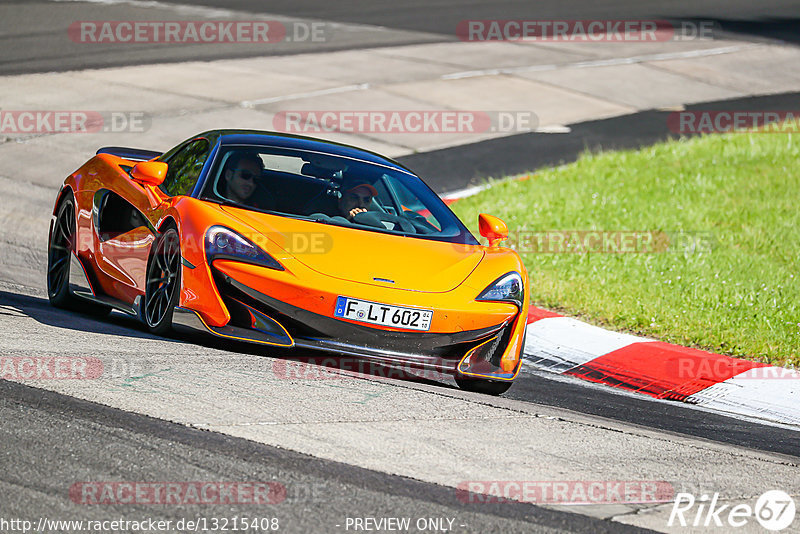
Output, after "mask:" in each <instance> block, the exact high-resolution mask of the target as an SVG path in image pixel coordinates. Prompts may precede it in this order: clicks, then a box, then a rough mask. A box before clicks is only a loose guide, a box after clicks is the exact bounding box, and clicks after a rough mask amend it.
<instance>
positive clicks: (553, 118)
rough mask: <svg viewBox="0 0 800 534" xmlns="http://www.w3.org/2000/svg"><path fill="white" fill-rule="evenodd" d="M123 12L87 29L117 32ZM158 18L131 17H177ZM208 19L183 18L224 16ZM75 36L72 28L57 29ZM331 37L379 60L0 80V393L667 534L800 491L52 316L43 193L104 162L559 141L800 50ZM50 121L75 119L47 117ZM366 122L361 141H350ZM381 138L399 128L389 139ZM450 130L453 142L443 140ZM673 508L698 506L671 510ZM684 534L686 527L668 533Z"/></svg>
mask: <svg viewBox="0 0 800 534" xmlns="http://www.w3.org/2000/svg"><path fill="white" fill-rule="evenodd" d="M35 5H36V4H34V3H32V6H33V7H25V6H23V5H21V6H20V8H19V9H31V10H34V9H35ZM115 5H116V4H114V3H110V5H107V6H104V7H103V9H104V10H106V11H104V12H103V13H102V17H101V16H99V15H98V14H96V13H95V14H94V16H92V13H93V12H92V11H87V12H86V14H85V17H86V18H87V20H92V19H99V18H103V19H106V20H119V15H116V16H115V12H114V9H116V7H115ZM154 5H155V6H156V7H153V8H151V9H150V10H148V11H147V13H146V15H147V17H149V19H144V20H160V19H161V18H167V17H170V16H172V17H175V16H177V15H176V13H180V12H179V11H176V10H177V9H178V8H171V7H169V6H165V5H161V4H157V3H155V4H154ZM203 13H205V12H203ZM203 13H200V14H197V13H195V14H194V15H190V16H195V17H199V16H201V15H202V16H209V17H211V16H216V17H218V18H224V17H229V18H230V17H235V16H236V14H235V13H234V14H230V13H222V14H220V13H216V14H209V13H205V14H203ZM142 16H143V17H144V15H142ZM273 18H274V17H273ZM283 20H285V19H283ZM70 22H72V21H71V20H66V21H63V25H64V31H65V32H66V31H67V26H68V25H69V23H70ZM2 25H3V23H2V22H0V26H2ZM332 28H334V29H335V31H338V32H339V34H338V35H339V36H340V37H338V38H340V39H344V40H347V39H348V38H353V35H360V36H362V38H364V39H366V38H367V37H366V36H369V39H372V41H371V42H374V43H375V46H374V47H373V48H364V49H358V50H354V49H349V50H340V51H335V50H334V51H330V50H328V51H325V52H318V51H315V48H314V46H311V45H310V44H308V43H304V44H302V45H301V44H298V46H305V47H306V49H304V51H303V52H302V53H293V54H292V55H278V56H269V57H251V58H244V59H218V60H212V61H202V62H200V61H186V62H172V63H168V64H156V65H143V66H130V67H119V68H103V69H92V70H76V71H66V72H57V73H44V74H20V75H8V76H3V77H1V78H0V100H1V101H2V110H0V112H2V113H3V121H4V122H3V133H2V134H1V135H0V197H2V199H3V201H2V202H1V203H0V222H2V224H0V242H1V243H2V245H0V246H2V251H3V254H2V255H0V280H1V282H0V290H2V291H0V305H2V308H0V314H1V315H2V317H3V330H4V334H3V336H2V337H0V355H2V356H3V362H4V363H3V365H5V366H10V367H8V368H5V367H4V368H3V370H2V372H3V376H4V377H7V378H11V379H14V380H17V381H20V382H22V383H25V384H28V385H32V386H35V387H37V388H42V389H46V390H51V391H54V392H58V393H61V394H65V395H69V396H72V397H75V398H78V399H85V400H88V401H92V402H95V403H99V404H102V405H107V406H110V407H113V408H118V409H121V410H126V411H129V412H134V413H137V414H144V415H148V416H152V417H155V418H158V419H162V420H166V421H171V422H175V423H179V424H181V425H186V426H188V427H192V428H196V429H203V430H208V431H213V432H218V433H222V434H226V435H229V436H235V437H239V438H246V439H248V440H252V441H253V442H258V443H261V444H266V445H270V446H275V447H279V448H283V449H288V450H291V451H297V452H300V453H305V454H308V455H311V456H313V457H316V458H321V459H327V460H333V461H338V462H343V463H346V464H350V465H354V466H358V467H362V468H366V469H370V470H374V471H378V472H382V473H389V474H394V475H401V476H403V477H409V478H411V479H416V480H418V481H424V482H429V483H434V484H437V485H441V486H442V487H446V488H452V490H453V491H454V492H455V491H456V490H457V489H461V490H466V491H467V492H470V491H471V492H474V493H478V494H490V495H495V496H497V495H500V496H503V497H508V498H509V499H511V500H526V499H527V500H528V502H530V501H531V500H534V501H536V502H537V503H539V504H543V505H544V506H546V507H550V508H553V509H558V510H567V511H570V512H578V513H582V514H589V515H592V516H595V517H601V518H606V519H612V520H614V521H617V522H619V523H625V524H630V525H636V526H640V527H646V528H651V529H654V530H657V531H663V532H672V531H676V532H677V531H680V532H690V531H692V532H693V531H698V532H699V531H701V530H703V529H702V525H701V523H702V522H703V521H706V512H707V511H708V510H709V508H708V506H709V505H707V504H700V502H701V499H703V498H705V499H712V496H714V497H713V499H714V502H715V505H716V506H717V508H719V507H720V506H724V505H728V507H727V509H726V510H725V511H724V513H722V514H721V516H714V517H711V518H708V521H709V522H716V519H715V518H717V517H720V519H721V520H722V521H728V520H729V519H730V518H729V516H728V512H729V511H730V508H731V505H746V506H748V507H750V509H751V511H752V509H753V507H756V506H763V502H761V504H758V505H757V501H758V500H759V496H762V495H763V494H764V493H765V492H766V491H768V490H774V489H777V488H780V489H781V490H782V491H785V492H787V493H789V494H790V495H794V496H797V495H799V494H800V478H798V477H797V469H798V465H797V458H796V457H790V456H783V455H778V454H772V453H766V452H758V451H753V450H749V449H745V448H741V447H735V446H729V445H724V444H719V443H712V442H710V441H705V440H701V439H695V438H690V437H686V436H679V435H673V434H671V433H669V432H660V431H659V432H656V431H653V430H649V429H646V428H640V427H636V426H634V425H626V424H622V423H618V422H613V421H609V420H606V419H602V418H599V417H591V416H584V415H580V414H577V413H572V412H569V411H567V410H563V409H557V408H549V407H544V406H539V405H534V404H530V403H525V402H520V401H515V400H510V399H504V398H491V397H487V396H482V395H475V394H469V393H464V392H461V391H459V390H457V389H453V388H447V387H441V386H437V385H431V384H428V383H425V382H421V383H412V382H408V381H397V380H392V379H380V378H377V379H376V378H375V377H364V376H361V375H359V374H358V373H348V372H344V371H334V370H325V369H322V368H317V367H315V366H304V365H303V364H302V363H301V362H295V361H293V360H285V359H276V358H273V357H272V355H265V354H263V353H260V352H259V351H258V350H255V349H252V348H248V347H240V346H235V347H227V346H220V345H219V344H215V343H211V342H209V343H204V344H202V345H198V344H195V343H193V342H192V341H186V340H167V339H161V338H156V337H153V336H150V335H149V334H146V333H144V332H143V331H142V329H141V328H140V327H138V326H136V325H135V324H134V323H132V322H131V321H129V320H127V319H124V318H122V317H119V316H115V318H113V319H111V320H109V321H100V322H98V321H95V320H93V319H90V318H87V317H83V316H76V315H70V314H66V313H64V312H61V311H57V310H54V309H52V308H49V307H48V306H47V304H46V301H45V300H43V299H42V298H41V297H43V282H44V270H45V250H46V241H47V231H48V225H49V221H50V214H51V210H52V206H53V201H54V199H55V195H56V192H57V190H58V187H59V186H60V184H61V182H62V181H63V179H64V178H65V177H66V176H67V175H68V174H69V173H71V172H72V171H73V170H75V169H76V168H77V167H78V166H79V165H81V164H82V163H83V162H84V161H85V160H86V159H87V158H89V157H90V156H91V155H92V154H94V152H95V150H96V149H97V148H99V147H101V146H108V145H115V146H133V147H137V148H147V149H156V150H164V149H167V148H170V147H172V146H174V145H175V144H177V143H178V142H180V141H181V140H183V139H185V138H187V137H189V136H191V135H193V134H195V133H198V132H201V131H204V130H208V129H215V128H224V127H235V128H256V129H266V130H270V129H278V130H284V131H289V132H290V133H301V134H303V133H304V134H309V135H312V136H317V137H323V138H328V139H333V140H336V141H341V142H345V143H350V144H354V145H357V146H360V147H364V148H367V149H372V150H375V151H378V152H381V153H383V154H386V155H389V156H394V157H397V156H403V155H407V154H412V153H415V152H424V151H432V150H435V149H438V148H442V147H448V146H455V145H462V144H468V143H472V142H477V141H481V140H486V139H495V138H499V137H502V136H507V135H513V134H515V133H520V132H523V131H531V130H536V131H540V132H552V135H560V132H564V131H568V129H569V126H570V124H574V123H579V122H582V121H587V120H593V119H599V118H605V117H614V116H620V115H626V114H630V113H633V112H636V111H639V110H645V109H670V110H675V111H680V110H681V109H682V106H684V105H686V104H695V103H698V102H705V101H712V100H722V99H726V98H738V97H743V96H748V95H763V94H771V93H783V92H789V91H798V90H800V71H798V70H797V69H796V66H797V65H798V63H799V62H800V49H798V48H796V47H792V46H788V45H782V44H775V43H766V42H758V43H756V42H743V41H725V40H712V39H691V38H688V39H678V40H673V41H668V42H658V43H613V42H608V43H604V42H601V43H578V42H576V43H571V42H543V43H512V42H460V41H456V40H444V41H443V39H442V38H441V36H435V37H434V36H431V35H427V34H422V33H419V32H417V33H415V32H404V31H400V30H388V29H384V28H380V27H370V26H365V25H347V24H337V25H335V26H332ZM5 30H9V28H5ZM331 31H333V30H331ZM359 32H360V33H359ZM331 35H336V34H335V32H334V33H333V34H331ZM348 36H349V37H348ZM333 38H334V37H331V39H333ZM409 42H414V43H416V44H407V43H409ZM70 43H72V42H67V43H66V45H65V46H67V45H69V46H73V45H74V43H72V44H70ZM398 43H406V44H398ZM87 46H90V45H87ZM282 46H290V43H283V45H282ZM119 53H120V54H124V53H125V47H124V45H123V44H120V45H119ZM153 53H154V54H156V55H157V51H154V52H153ZM187 56H190V54H188V53H187ZM56 111H59V112H67V115H65V116H58V117H57V116H56V115H55V114H54V113H53V114H50V115H47V113H48V112H56ZM8 112H12V113H11V114H10V115H9V114H8ZM24 112H32V113H34V115H33V116H34V117H35V119H34V122H35V127H34V130H40V131H33V132H31V131H27V130H26V128H28V127H29V126H30V124H31V122H30V116H29V115H25V116H23V113H24ZM81 113H84V114H85V115H81ZM292 113H294V115H292ZM311 113H315V114H316V115H315V117H316V118H317V119H319V120H322V119H321V117H322V114H323V113H329V115H327V116H328V117H329V118H330V120H332V121H334V122H335V126H336V130H337V131H327V130H325V129H322V131H320V129H316V130H315V129H313V128H311V129H309V128H307V126H308V125H309V124H312V126H313V121H310V120H309V116H310V114H311ZM414 114H416V115H414ZM425 114H428V115H425ZM424 116H428V117H433V118H432V119H429V123H428V125H427V126H426V127H425V128H426V129H427V131H425V132H424V133H421V132H418V131H412V130H413V129H414V128H415V127H416V126H415V125H418V124H419V123H418V122H413V121H415V120H417V117H424ZM6 117H10V118H6ZM359 117H362V118H363V117H366V119H359ZM409 117H412V119H409ZM447 117H451V118H447ZM452 117H455V118H452ZM381 118H382V120H383V122H381ZM84 119H89V120H88V124H89V125H90V126H91V127H90V128H89V130H90V132H89V133H59V132H53V131H47V130H48V128H49V129H50V130H53V129H57V128H56V127H54V126H53V125H54V124H56V121H66V123H64V122H59V123H58V124H61V125H62V126H63V124H71V123H72V121H78V123H79V124H80V123H81V121H84ZM6 120H8V121H11V122H10V123H9V124H10V127H9V128H6V122H5V121H6ZM315 120H316V119H315ZM325 120H328V119H325ZM359 120H366V121H367V126H366V127H361V126H358V127H355V128H354V127H353V124H358V121H359ZM409 120H411V121H412V122H408V121H409ZM421 120H422V124H425V122H424V121H425V119H424V118H423V119H421ZM375 121H377V122H375ZM393 121H395V122H396V121H399V124H400V125H399V126H397V127H389V126H390V125H391V124H393ZM404 121H405V122H404ZM448 121H454V122H448ZM83 124H86V122H84V123H83ZM326 124H327V125H330V124H333V123H324V124H323V126H324V125H326ZM452 124H455V125H456V127H454V131H442V130H443V129H444V130H446V128H444V126H447V125H450V126H451V127H452ZM476 124H477V125H479V126H480V128H477V129H470V128H471V126H470V125H476ZM298 125H301V126H298ZM302 125H305V126H302ZM459 125H460V126H459ZM15 128H16V130H15ZM392 128H394V129H392ZM436 128H439V131H436ZM352 130H356V131H352ZM9 362H10V363H9ZM32 370H33V371H32ZM31 373H32V374H31ZM15 376H16V378H15ZM698 417H702V412H701V411H698ZM476 436H479V437H480V439H476ZM86 476H89V475H88V474H87V475H86ZM514 481H527V483H526V484H527V485H525V484H522V483H521V482H514ZM536 481H540V482H536ZM554 481H560V482H559V484H560V485H559V486H557V487H555V486H553V485H552V484H553V483H555V482H554ZM602 481H606V482H602ZM593 483H597V484H595V485H592V484H593ZM615 483H618V484H617V485H615ZM598 484H599V485H598ZM619 484H622V485H619ZM625 484H627V486H626V485H625ZM626 488H627V489H626ZM592 492H593V493H592ZM587 494H589V495H590V497H586V495H587ZM678 494H685V495H691V496H693V497H692V500H691V502H690V501H689V499H688V497H687V498H686V499H685V500H683V501H682V502H680V503H677V504H679V506H677V505H676V504H675V503H673V502H671V501H673V500H674V499H675V495H678ZM581 495H584V497H583V498H582V497H581ZM617 495H623V496H627V498H616V496H617ZM695 497H696V498H697V502H696V503H695V500H694V499H695ZM465 498H467V499H470V498H474V497H469V496H467V497H465ZM495 500H496V499H495ZM778 500H780V499H778ZM762 501H763V500H762ZM565 502H568V503H570V504H569V505H565V504H564V503H565ZM705 502H706V501H705V500H703V503H705ZM479 505H480V503H476V506H479ZM704 506H705V508H704ZM712 508H713V507H712ZM759 509H760V508H759ZM676 510H677V511H676ZM740 511H741V510H740ZM390 514H391V511H385V513H384V515H390ZM697 518H700V519H697ZM734 520H735V518H734ZM681 521H685V522H686V523H687V524H688V527H687V528H679V527H680V526H681ZM696 521H700V522H701V523H697V522H696ZM742 521H743V523H742V525H743V526H741V527H739V528H737V529H736V531H737V532H761V531H762V527H761V525H760V524H759V523H758V521H756V519H755V518H754V517H752V516H751V517H750V518H749V520H748V519H747V518H745V519H744V520H742ZM693 522H694V523H693ZM706 524H710V523H706ZM692 525H694V526H697V527H698V528H697V529H696V530H692V528H691V526H692ZM342 530H343V529H342ZM454 530H456V531H457V529H454ZM509 531H510V530H509Z"/></svg>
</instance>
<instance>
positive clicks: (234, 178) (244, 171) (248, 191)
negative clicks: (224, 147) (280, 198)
mask: <svg viewBox="0 0 800 534" xmlns="http://www.w3.org/2000/svg"><path fill="white" fill-rule="evenodd" d="M225 167H226V168H225V172H224V173H223V176H222V178H223V181H224V184H225V186H224V191H223V196H224V197H225V198H227V199H228V200H231V201H233V202H236V203H237V204H244V205H246V206H253V207H256V208H261V209H274V207H275V200H274V199H273V198H271V197H268V196H266V195H264V194H263V192H262V194H257V192H258V191H259V181H260V179H261V173H262V172H263V170H264V163H263V162H262V161H261V158H260V157H258V155H257V154H253V153H252V152H236V153H234V154H233V155H231V156H230V158H228V162H227V163H226V165H225Z"/></svg>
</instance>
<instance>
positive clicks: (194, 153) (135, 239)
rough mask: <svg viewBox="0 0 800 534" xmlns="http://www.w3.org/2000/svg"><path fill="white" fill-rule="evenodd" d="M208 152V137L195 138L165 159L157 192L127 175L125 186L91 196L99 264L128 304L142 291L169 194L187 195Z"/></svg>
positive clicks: (120, 296) (172, 195) (118, 296)
mask: <svg viewBox="0 0 800 534" xmlns="http://www.w3.org/2000/svg"><path fill="white" fill-rule="evenodd" d="M209 151H210V143H209V141H208V140H207V139H205V138H198V139H193V140H191V141H189V142H187V143H185V144H184V145H183V146H182V147H180V148H179V149H178V150H177V151H175V152H173V153H172V154H169V155H168V157H167V158H166V159H165V160H164V161H165V163H167V164H168V166H169V167H168V171H167V176H166V178H165V179H164V182H163V183H162V184H161V186H159V191H154V190H153V189H152V188H151V186H147V185H143V184H140V183H137V182H136V181H134V180H133V179H128V180H126V182H127V183H125V184H124V186H121V187H117V188H113V189H114V190H113V191H112V190H110V189H101V190H99V191H98V192H97V193H96V194H95V205H94V214H95V216H96V218H97V220H96V221H95V229H96V236H95V237H96V239H97V247H96V248H95V250H97V251H98V258H97V260H98V261H97V264H98V266H99V267H100V269H102V270H103V272H105V273H106V274H107V275H108V276H110V277H111V278H113V279H114V280H115V281H116V284H115V286H116V287H115V288H114V289H115V293H116V295H112V296H115V297H116V298H119V299H121V300H123V301H125V302H129V303H132V302H133V301H134V299H135V298H136V296H138V295H141V294H143V293H144V289H145V282H146V280H145V279H146V274H147V261H148V258H149V255H150V248H151V246H152V244H153V242H154V241H155V236H156V234H157V229H156V228H155V224H157V222H158V221H159V219H160V218H161V216H162V214H163V212H164V210H165V209H166V208H167V207H168V206H169V199H168V197H176V196H180V195H187V194H189V193H191V190H192V188H193V187H194V185H195V183H196V182H197V179H198V178H199V176H200V173H201V172H202V169H203V166H204V165H205V162H206V161H207V159H208V155H209Z"/></svg>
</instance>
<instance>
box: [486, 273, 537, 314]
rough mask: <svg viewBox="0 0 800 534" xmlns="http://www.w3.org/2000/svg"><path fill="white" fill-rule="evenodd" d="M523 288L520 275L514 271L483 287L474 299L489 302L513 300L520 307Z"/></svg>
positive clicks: (523, 292)
mask: <svg viewBox="0 0 800 534" xmlns="http://www.w3.org/2000/svg"><path fill="white" fill-rule="evenodd" d="M524 294H525V290H524V289H523V287H522V276H520V274H519V273H518V272H516V271H512V272H510V273H506V274H504V275H503V276H501V277H500V278H498V279H497V280H495V281H494V282H492V283H491V284H489V286H488V287H487V288H486V289H484V290H483V291H482V292H481V294H480V295H478V296H477V297H476V298H475V300H482V301H490V302H513V303H514V304H516V305H517V306H519V307H520V308H522V302H523V298H524Z"/></svg>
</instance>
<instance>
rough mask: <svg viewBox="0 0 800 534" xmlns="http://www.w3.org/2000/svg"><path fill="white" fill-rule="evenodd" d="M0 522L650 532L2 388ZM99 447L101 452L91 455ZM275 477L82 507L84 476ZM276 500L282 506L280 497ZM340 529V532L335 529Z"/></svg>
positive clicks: (39, 393)
mask: <svg viewBox="0 0 800 534" xmlns="http://www.w3.org/2000/svg"><path fill="white" fill-rule="evenodd" d="M0 410H1V413H2V420H3V424H2V426H0V440H2V443H3V449H4V454H3V455H2V456H1V457H0V467H2V471H1V472H2V475H0V487H2V488H3V491H2V493H3V503H2V515H3V516H4V517H6V518H8V517H16V518H23V519H26V520H31V521H32V522H33V523H34V524H35V523H36V522H37V521H38V518H40V517H49V518H50V519H59V520H69V519H83V520H92V519H95V520H109V519H111V518H114V519H116V518H117V517H124V518H125V519H126V520H129V521H137V520H142V519H144V518H152V519H154V520H171V521H173V524H175V523H176V522H177V521H179V520H180V519H190V520H191V519H195V518H206V519H207V520H209V521H210V520H211V518H232V517H234V516H239V517H242V516H245V517H260V518H264V517H265V518H272V517H276V518H279V521H280V529H279V531H289V532H337V531H342V532H343V531H345V528H344V525H345V524H346V523H345V522H346V518H347V517H376V516H386V517H405V516H408V517H414V518H450V519H453V520H454V522H453V525H454V526H453V530H454V531H456V532H482V533H493V532H496V533H509V532H531V533H551V532H574V533H586V534H593V533H597V534H603V533H611V532H621V533H627V532H649V531H647V530H644V529H639V528H635V527H630V526H627V525H621V524H615V523H610V522H607V521H603V520H599V519H593V518H589V517H584V516H580V515H576V514H571V513H566V512H560V511H554V510H547V509H543V508H539V507H536V506H532V505H528V504H523V503H519V504H514V503H483V504H480V505H477V506H476V505H475V504H469V503H466V502H463V500H462V499H464V500H465V498H464V497H463V496H461V497H460V498H459V496H457V494H456V492H455V491H454V490H453V488H447V487H443V486H438V485H435V484H428V483H423V482H419V481H416V480H412V479H408V478H404V477H398V476H390V475H385V474H382V473H376V472H374V471H369V470H366V469H362V468H358V467H353V466H349V465H346V464H341V463H337V462H330V461H325V460H320V459H317V458H313V457H310V456H306V455H303V454H300V453H296V452H292V451H287V450H284V449H279V448H276V447H269V446H266V445H262V444H258V443H254V442H252V441H248V440H244V439H240V438H234V437H230V436H226V435H223V434H217V433H213V432H206V431H203V430H197V429H191V428H188V427H185V426H183V425H178V424H174V423H168V422H165V421H160V420H157V419H153V418H150V417H147V416H143V415H138V414H132V413H130V412H125V411H122V410H116V409H113V408H109V407H107V406H103V405H99V404H95V403H92V402H87V401H83V400H78V399H74V398H72V397H68V396H65V395H60V394H58V393H53V392H49V391H43V390H39V389H34V388H30V387H27V386H24V385H21V384H14V383H9V382H5V381H0ZM98 451H103V453H102V454H98ZM154 476H155V478H157V479H158V480H160V481H179V480H180V481H186V480H204V481H250V482H258V481H267V482H270V481H276V480H277V481H280V482H279V484H281V485H282V489H283V491H285V500H283V499H281V500H280V502H276V503H275V504H274V505H267V506H254V505H252V504H249V503H239V504H235V505H231V504H215V505H191V504H189V505H181V506H169V505H163V506H150V505H147V504H135V505H129V504H126V505H120V504H115V505H106V506H102V505H98V506H94V507H92V506H87V505H85V504H79V503H77V502H74V501H73V502H69V501H68V502H66V503H65V502H64V498H63V497H64V495H65V494H67V493H68V491H69V488H70V487H71V486H72V485H73V484H74V483H75V482H76V481H81V480H120V479H121V480H129V481H139V480H154ZM276 500H278V499H276ZM337 527H338V528H337Z"/></svg>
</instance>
